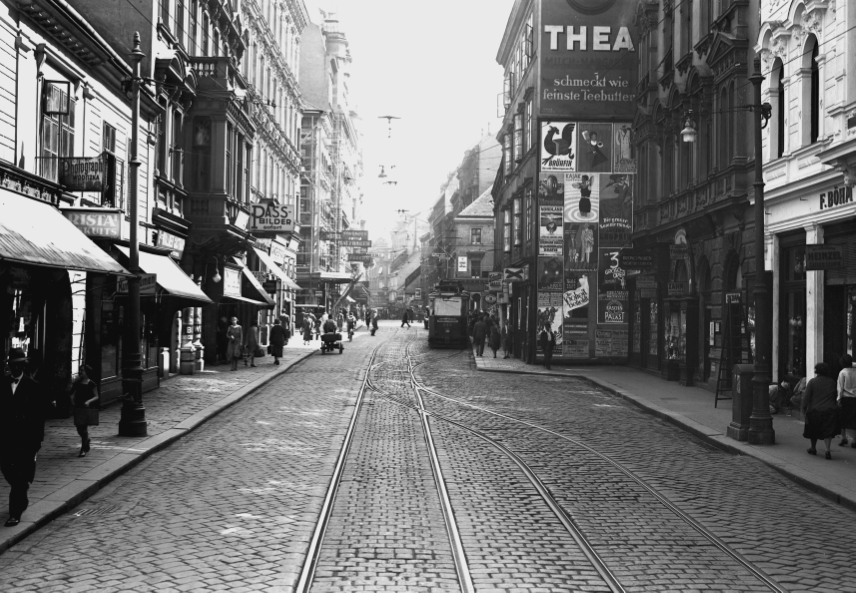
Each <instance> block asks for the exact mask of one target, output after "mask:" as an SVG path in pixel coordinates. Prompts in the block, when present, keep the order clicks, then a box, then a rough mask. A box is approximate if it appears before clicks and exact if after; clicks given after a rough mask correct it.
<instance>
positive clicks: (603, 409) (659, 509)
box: [417, 345, 856, 591]
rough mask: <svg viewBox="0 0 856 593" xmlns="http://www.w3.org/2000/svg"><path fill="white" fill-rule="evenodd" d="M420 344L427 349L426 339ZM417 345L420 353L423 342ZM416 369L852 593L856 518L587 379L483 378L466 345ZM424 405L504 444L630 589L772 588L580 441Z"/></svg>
mask: <svg viewBox="0 0 856 593" xmlns="http://www.w3.org/2000/svg"><path fill="white" fill-rule="evenodd" d="M419 347H420V348H422V347H423V346H421V345H419ZM417 351H418V350H417ZM417 377H418V378H419V380H420V381H425V382H426V383H428V384H430V385H431V386H432V387H434V388H435V389H436V390H437V391H438V392H442V393H444V394H447V395H449V396H451V397H454V398H457V399H460V400H462V401H466V402H468V403H471V404H474V405H477V406H483V407H485V408H489V409H491V410H493V411H496V412H501V413H503V414H507V415H508V416H511V417H514V418H520V419H524V420H526V421H529V422H531V423H533V424H536V425H538V426H543V427H545V428H548V429H550V430H553V431H555V432H557V433H559V434H562V435H566V436H568V437H571V438H574V439H578V440H579V441H581V442H583V443H585V444H587V445H589V446H590V447H592V448H593V449H595V450H596V451H598V452H600V453H602V454H604V455H607V456H608V457H610V458H612V459H614V460H616V461H617V462H619V463H620V464H622V465H623V466H624V467H626V468H627V469H629V470H630V471H632V472H633V473H634V474H635V475H637V476H638V477H640V478H641V479H643V480H644V481H645V482H646V483H647V484H649V485H651V486H652V487H654V488H655V489H656V490H657V491H658V492H659V493H660V494H661V495H664V496H666V497H667V498H668V499H669V500H670V501H671V502H673V503H675V504H676V505H677V506H678V507H679V508H680V509H681V510H683V511H684V512H687V513H689V514H690V515H691V516H692V517H693V518H695V519H696V520H697V521H699V522H700V523H701V524H703V525H704V526H705V527H707V528H708V529H710V530H711V531H713V532H714V533H715V534H716V535H717V536H719V537H720V538H721V539H722V540H723V541H724V542H726V543H727V544H728V545H729V546H730V547H732V548H733V549H734V550H736V551H737V552H739V553H741V554H743V555H744V556H745V557H746V558H747V559H748V560H750V561H752V562H754V563H756V564H757V565H758V566H759V567H760V568H761V569H762V570H763V571H765V572H766V573H767V574H769V575H770V576H771V577H772V578H774V579H775V581H776V582H778V583H779V584H780V585H782V586H784V587H786V588H788V589H789V590H793V591H848V590H856V587H854V586H853V583H856V565H854V563H853V562H852V557H853V554H852V550H850V549H849V548H848V547H847V546H840V545H836V544H835V543H834V542H842V541H847V540H848V539H849V538H850V533H851V532H852V528H853V526H854V525H856V515H854V513H852V512H850V511H848V510H847V509H845V508H843V507H840V506H836V505H833V504H831V503H829V502H828V501H826V500H824V499H822V498H820V497H818V496H816V495H814V494H811V493H809V492H807V491H805V490H803V489H801V488H799V487H797V486H795V485H794V484H792V483H791V482H788V481H786V480H785V479H784V478H782V477H781V476H779V475H778V474H776V473H775V472H773V471H772V470H770V469H769V468H768V467H767V466H765V465H764V464H762V463H760V462H758V461H755V460H753V459H750V458H746V457H739V456H733V455H729V454H726V453H723V452H720V451H719V450H716V449H713V448H712V447H710V446H708V445H706V444H705V443H703V442H702V441H700V440H698V439H696V438H694V437H692V436H691V435H688V434H687V433H686V432H684V431H681V430H679V429H677V428H675V427H673V426H671V425H669V424H666V423H665V422H662V421H659V420H657V419H654V418H652V417H651V416H649V415H647V414H645V413H644V412H642V411H640V410H639V409H638V408H636V407H635V406H632V405H630V404H627V403H626V402H624V401H623V400H621V399H620V398H618V397H616V396H613V395H611V394H609V393H608V392H606V391H604V390H600V389H597V388H595V387H594V386H592V385H591V384H589V383H588V382H586V381H582V380H574V379H570V378H563V377H546V376H545V377H540V376H533V375H508V374H501V375H500V374H490V373H479V374H478V375H476V374H475V372H474V371H473V367H472V359H471V358H470V355H469V353H462V355H461V356H460V357H455V358H445V359H444V360H441V361H438V362H437V363H436V364H434V363H432V362H430V360H429V361H427V362H426V364H424V365H422V366H420V367H418V368H417ZM426 406H428V407H429V409H432V410H436V411H438V412H439V413H442V414H444V415H449V416H451V417H454V418H456V419H458V420H460V421H462V422H464V423H466V424H468V425H472V426H475V427H478V428H479V429H481V430H484V431H485V432H487V433H488V434H490V435H492V436H494V437H495V438H497V439H498V440H501V441H502V442H503V444H505V445H506V446H509V447H511V448H512V449H513V450H515V451H516V452H517V453H518V454H520V455H521V456H522V457H523V458H524V459H526V461H527V463H529V464H531V465H532V466H533V467H536V468H538V473H539V475H540V476H541V477H542V478H543V479H544V482H545V483H546V484H547V485H548V487H549V488H550V489H551V491H552V492H553V494H554V496H555V497H556V499H557V500H559V501H560V502H561V503H562V505H563V507H564V508H565V509H567V510H568V511H569V512H570V514H571V515H572V516H573V518H574V519H575V520H576V521H577V523H578V524H579V525H580V526H581V527H582V528H583V530H584V531H585V532H586V533H587V535H588V536H589V537H590V538H591V540H592V541H593V543H594V544H595V547H596V549H597V550H598V552H599V553H600V554H601V555H602V556H603V557H604V558H605V559H606V560H607V561H608V562H609V563H610V564H611V566H612V568H614V569H615V571H616V573H617V574H618V575H619V576H620V580H621V582H622V584H624V585H625V586H626V587H627V588H628V590H670V591H671V590H681V591H690V590H707V589H712V588H715V589H721V588H725V589H727V590H733V591H754V590H765V588H764V587H761V586H759V583H758V581H757V580H756V579H754V577H752V576H751V574H750V573H748V572H747V571H746V570H745V569H744V568H742V567H741V566H740V565H738V564H737V563H735V562H734V561H733V560H732V559H731V558H730V557H728V556H726V555H724V554H723V553H721V552H719V551H718V550H716V549H715V548H713V547H712V546H711V545H710V544H709V543H707V540H705V539H702V538H701V537H700V536H699V535H698V534H697V533H696V532H695V531H693V530H691V529H689V528H688V527H687V526H686V524H685V523H684V522H682V521H680V520H679V519H678V518H677V516H676V515H674V514H673V513H671V512H669V511H667V510H666V509H665V507H664V506H663V505H660V504H659V503H657V502H656V501H655V499H654V498H653V497H652V496H651V495H650V493H648V492H647V491H646V490H644V489H642V488H640V487H639V486H638V484H637V483H635V482H634V481H632V480H629V479H628V478H627V477H626V476H624V475H623V474H621V473H620V472H618V471H616V470H615V469H614V468H613V467H611V466H609V465H608V464H605V463H604V462H603V461H602V460H600V459H599V458H597V457H596V456H594V455H593V454H591V453H590V452H587V451H586V450H585V449H583V448H581V447H579V446H574V444H573V443H571V442H569V441H565V440H562V439H559V438H556V437H551V436H550V435H549V434H546V433H543V432H542V433H539V432H538V431H534V430H532V429H530V428H525V427H521V426H517V427H515V423H514V422H511V421H509V420H503V419H501V418H497V417H496V416H491V415H488V414H485V413H484V412H478V411H476V410H473V409H467V408H466V407H462V406H461V405H460V404H455V403H452V402H449V401H447V400H442V399H440V398H436V397H434V398H431V397H430V396H429V397H427V398H426Z"/></svg>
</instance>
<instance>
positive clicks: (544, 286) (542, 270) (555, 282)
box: [537, 257, 563, 295]
mask: <svg viewBox="0 0 856 593" xmlns="http://www.w3.org/2000/svg"><path fill="white" fill-rule="evenodd" d="M562 280H563V274H562V258H561V257H539V258H538V280H537V282H538V294H539V295H540V294H541V293H542V292H555V293H561V292H562V287H563V284H562Z"/></svg>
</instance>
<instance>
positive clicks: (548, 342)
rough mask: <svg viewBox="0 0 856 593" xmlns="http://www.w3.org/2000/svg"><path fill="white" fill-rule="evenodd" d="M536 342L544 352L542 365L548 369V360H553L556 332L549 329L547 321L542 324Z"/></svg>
mask: <svg viewBox="0 0 856 593" xmlns="http://www.w3.org/2000/svg"><path fill="white" fill-rule="evenodd" d="M538 343H539V344H540V345H541V350H542V351H543V352H544V367H545V368H546V369H547V370H550V362H551V361H552V360H553V349H554V348H555V346H556V334H554V333H553V330H552V329H550V324H549V323H545V324H544V329H542V330H541V333H540V334H539V335H538Z"/></svg>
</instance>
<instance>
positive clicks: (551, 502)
mask: <svg viewBox="0 0 856 593" xmlns="http://www.w3.org/2000/svg"><path fill="white" fill-rule="evenodd" d="M411 345H412V342H411V344H409V345H408V348H407V354H406V359H407V360H408V363H409V367H410V377H411V382H412V385H413V387H414V390H415V391H416V392H417V393H420V392H421V393H424V394H426V395H430V396H432V397H436V398H440V399H443V400H445V401H448V402H452V403H454V404H456V405H460V406H465V407H467V408H470V409H472V410H475V411H478V412H481V413H484V414H490V415H493V416H496V417H498V418H502V419H503V420H505V421H509V422H513V423H516V424H520V425H523V426H526V427H527V428H530V429H533V430H537V431H539V432H542V433H545V434H548V435H550V436H552V437H556V438H558V439H561V440H563V441H566V442H569V443H571V444H573V445H574V446H575V447H577V448H580V449H583V450H585V451H587V452H588V453H589V454H591V455H593V456H595V457H596V458H598V459H599V460H601V461H602V462H604V463H605V464H608V465H609V466H610V467H612V468H613V469H615V470H617V471H618V472H620V473H621V474H622V475H623V476H625V477H626V478H627V479H629V480H631V481H633V482H634V483H635V484H637V485H638V486H639V487H640V488H642V489H643V490H644V491H646V492H647V493H648V494H649V495H651V496H652V497H653V498H654V499H656V500H657V501H658V502H659V503H660V504H661V505H662V506H663V507H665V508H666V509H667V510H668V511H669V512H671V513H672V514H673V515H674V516H676V517H678V518H679V519H680V520H682V521H683V522H684V523H685V524H687V525H688V526H689V527H691V528H692V529H693V530H694V531H695V532H697V533H698V534H699V535H701V536H702V537H704V538H705V539H706V540H707V541H708V542H709V543H710V544H711V545H712V546H714V547H715V548H716V549H718V550H719V551H720V552H722V553H724V554H725V555H727V556H728V557H730V558H731V559H732V560H733V561H735V562H736V563H738V564H739V565H740V566H742V567H743V568H744V569H746V570H747V571H749V572H750V573H751V574H752V575H753V576H754V577H755V578H756V579H757V580H758V581H759V582H760V583H761V584H763V585H764V586H765V587H766V588H768V589H769V590H771V591H775V592H777V593H784V592H785V591H787V589H786V588H784V587H783V586H782V585H781V584H779V583H777V582H776V581H775V580H774V579H773V578H772V577H770V576H769V575H768V574H767V573H766V572H765V571H764V570H762V569H761V568H760V567H758V566H756V565H755V563H753V562H752V561H750V560H749V559H747V558H746V557H745V556H744V555H743V554H741V553H739V552H738V551H736V550H735V549H733V548H732V547H731V546H729V545H728V544H727V543H726V542H724V541H723V540H722V539H721V538H720V537H718V536H717V535H716V534H715V533H713V532H712V531H711V530H710V529H708V528H706V527H705V526H704V525H703V524H701V523H700V522H699V521H697V520H696V519H694V518H693V517H692V516H690V515H689V514H688V513H686V512H685V511H683V510H682V509H680V508H679V507H678V506H677V505H675V504H674V503H672V502H671V501H670V500H669V499H668V498H667V497H666V496H665V495H663V494H662V493H661V492H659V491H658V490H657V489H656V488H655V487H653V486H652V485H650V484H649V483H648V482H647V481H646V480H645V479H644V478H642V477H640V476H638V475H637V474H636V473H635V472H634V471H633V470H631V469H629V468H628V467H626V466H625V465H624V464H622V463H621V462H619V461H617V460H615V459H613V458H611V457H610V456H608V455H606V454H603V453H601V452H599V451H597V450H596V449H594V448H593V447H591V446H589V445H587V444H585V443H583V442H582V441H580V440H579V439H575V438H572V437H569V436H567V435H563V434H561V433H559V432H557V431H554V430H551V429H549V428H546V427H543V426H540V425H538V424H535V423H533V422H529V421H527V420H523V419H520V418H515V417H512V416H509V415H507V414H502V413H499V412H496V411H493V410H490V409H487V408H485V407H482V406H478V405H475V404H472V403H470V402H466V401H463V400H460V399H457V398H453V397H450V396H448V395H445V394H442V393H439V392H438V391H436V390H434V389H431V388H429V387H427V386H426V385H425V384H424V383H423V382H421V381H420V380H419V379H418V378H417V376H416V369H417V368H418V367H420V366H423V365H425V364H428V363H429V362H432V361H429V360H424V361H423V360H420V361H417V362H414V361H413V360H412V356H411V355H410V353H409V349H410V346H411ZM464 352H466V351H464ZM443 358H445V357H443ZM420 397H421V396H420ZM425 414H426V416H428V417H431V418H436V419H437V420H440V421H443V422H448V423H450V424H453V425H455V426H458V427H459V428H462V429H464V430H466V431H468V432H470V433H472V434H475V435H476V436H478V437H479V438H480V439H482V440H484V441H486V442H489V443H491V445H493V446H494V447H495V448H497V449H498V450H500V451H502V452H503V453H504V454H505V455H507V456H508V457H509V458H511V459H512V460H513V461H514V462H515V464H517V465H518V466H519V467H520V468H521V471H523V472H524V474H525V475H526V476H527V478H528V479H530V481H531V482H532V484H533V486H535V488H536V489H537V490H538V491H539V494H540V495H541V496H542V498H543V499H544V501H545V502H546V503H547V504H548V506H550V508H551V510H553V512H554V513H555V514H556V516H557V518H558V519H559V520H560V521H561V522H562V524H563V525H564V526H565V527H566V528H567V529H568V531H569V533H571V535H572V537H574V539H575V540H576V541H578V543H579V544H580V545H581V547H584V548H585V549H586V550H590V551H591V561H592V564H593V565H595V567H596V568H597V569H598V572H601V570H603V573H602V574H604V575H608V576H605V580H606V581H607V583H608V584H609V586H610V589H611V590H613V591H624V590H625V589H624V588H623V587H622V585H621V584H620V583H619V582H618V580H617V578H616V577H615V575H614V573H613V572H612V571H611V570H610V569H609V568H608V567H607V566H606V564H605V563H604V562H603V560H602V559H600V557H599V556H598V555H597V553H596V552H595V551H594V549H593V547H592V546H591V544H590V543H589V541H588V538H587V537H586V536H585V534H584V533H583V532H582V530H580V529H579V527H578V526H577V525H576V524H575V523H574V520H573V519H572V517H571V516H570V514H569V513H568V512H567V511H566V510H565V509H564V508H563V507H562V506H561V505H560V504H559V503H558V502H557V501H556V499H555V498H554V497H553V496H552V495H551V494H550V493H549V491H548V489H547V488H546V487H545V486H544V485H543V483H541V480H540V479H539V478H538V476H537V474H536V472H535V471H534V470H532V468H531V467H529V465H528V464H526V462H525V461H523V459H522V458H521V457H520V456H518V455H517V454H516V453H514V452H513V451H512V450H511V449H510V448H509V447H508V446H506V445H505V444H503V443H500V442H499V441H497V440H496V439H494V438H492V437H490V436H489V435H487V434H485V433H483V432H482V431H480V430H478V429H475V428H472V427H471V426H467V425H465V424H464V423H462V422H459V421H457V420H454V419H452V418H449V417H448V416H446V415H443V414H441V413H438V412H436V411H429V410H426V411H425ZM586 555H587V556H589V553H587V554H586Z"/></svg>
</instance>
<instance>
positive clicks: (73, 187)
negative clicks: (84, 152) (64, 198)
mask: <svg viewBox="0 0 856 593" xmlns="http://www.w3.org/2000/svg"><path fill="white" fill-rule="evenodd" d="M106 173H107V159H105V158H104V155H98V156H94V157H76V156H75V157H66V158H61V159H59V177H58V179H57V181H58V182H59V184H60V185H64V186H65V189H66V191H104V179H105V175H106Z"/></svg>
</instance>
